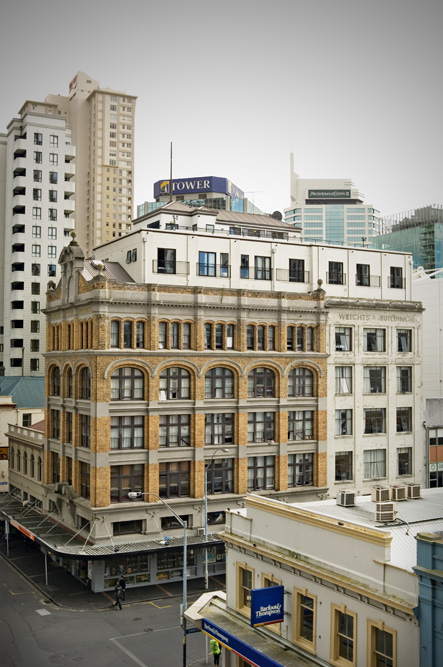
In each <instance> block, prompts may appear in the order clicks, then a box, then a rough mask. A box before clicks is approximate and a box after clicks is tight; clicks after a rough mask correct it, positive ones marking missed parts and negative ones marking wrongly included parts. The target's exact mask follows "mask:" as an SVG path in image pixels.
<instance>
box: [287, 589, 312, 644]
mask: <svg viewBox="0 0 443 667" xmlns="http://www.w3.org/2000/svg"><path fill="white" fill-rule="evenodd" d="M293 599H294V626H295V627H294V634H293V636H294V641H295V643H296V644H298V645H299V646H301V647H302V648H304V649H307V650H308V651H310V652H311V653H313V652H315V639H316V608H317V597H316V596H315V595H312V594H311V593H309V592H308V591H307V590H306V589H301V590H300V589H297V588H294V597H293Z"/></svg>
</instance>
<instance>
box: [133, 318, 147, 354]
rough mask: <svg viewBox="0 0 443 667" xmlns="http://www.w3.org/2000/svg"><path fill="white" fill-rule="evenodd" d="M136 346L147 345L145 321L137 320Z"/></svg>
mask: <svg viewBox="0 0 443 667" xmlns="http://www.w3.org/2000/svg"><path fill="white" fill-rule="evenodd" d="M135 346H136V347H137V348H143V347H144V346H145V323H144V322H137V323H136V325H135Z"/></svg>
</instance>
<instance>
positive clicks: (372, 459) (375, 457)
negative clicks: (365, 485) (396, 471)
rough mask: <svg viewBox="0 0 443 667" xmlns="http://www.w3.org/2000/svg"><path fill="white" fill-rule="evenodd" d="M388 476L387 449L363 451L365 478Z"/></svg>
mask: <svg viewBox="0 0 443 667" xmlns="http://www.w3.org/2000/svg"><path fill="white" fill-rule="evenodd" d="M382 477H386V449H365V450H364V451H363V478H364V479H379V478H382Z"/></svg>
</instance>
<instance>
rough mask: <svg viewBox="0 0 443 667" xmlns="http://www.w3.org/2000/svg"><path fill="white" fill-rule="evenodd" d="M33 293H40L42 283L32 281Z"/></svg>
mask: <svg viewBox="0 0 443 667" xmlns="http://www.w3.org/2000/svg"><path fill="white" fill-rule="evenodd" d="M31 294H37V295H38V294H40V283H31Z"/></svg>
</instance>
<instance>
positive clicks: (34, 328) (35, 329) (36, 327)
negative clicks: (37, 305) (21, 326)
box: [31, 320, 40, 333]
mask: <svg viewBox="0 0 443 667" xmlns="http://www.w3.org/2000/svg"><path fill="white" fill-rule="evenodd" d="M31 333H40V321H39V320H31Z"/></svg>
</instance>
